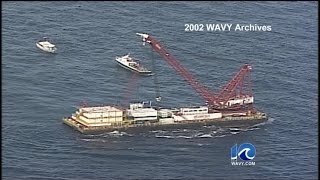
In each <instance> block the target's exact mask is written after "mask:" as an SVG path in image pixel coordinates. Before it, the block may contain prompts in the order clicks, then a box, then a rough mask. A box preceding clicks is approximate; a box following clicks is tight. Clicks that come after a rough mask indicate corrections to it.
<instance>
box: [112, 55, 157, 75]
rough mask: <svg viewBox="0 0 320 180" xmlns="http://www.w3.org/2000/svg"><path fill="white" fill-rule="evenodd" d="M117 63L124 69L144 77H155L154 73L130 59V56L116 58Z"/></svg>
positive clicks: (135, 60)
mask: <svg viewBox="0 0 320 180" xmlns="http://www.w3.org/2000/svg"><path fill="white" fill-rule="evenodd" d="M115 60H116V62H117V63H118V64H119V65H120V66H121V67H123V68H125V69H128V70H131V71H133V72H137V73H139V74H142V75H153V73H152V71H150V70H148V69H147V68H145V67H144V66H142V65H141V64H140V63H139V62H138V60H137V59H134V58H132V57H130V54H127V55H125V56H121V57H116V59H115Z"/></svg>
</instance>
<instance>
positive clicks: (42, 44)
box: [36, 37, 57, 53]
mask: <svg viewBox="0 0 320 180" xmlns="http://www.w3.org/2000/svg"><path fill="white" fill-rule="evenodd" d="M36 45H37V47H38V48H40V49H41V50H43V51H46V52H49V53H54V52H56V50H57V48H56V45H54V44H52V42H50V41H49V40H48V38H46V37H44V38H43V39H42V40H39V41H38V42H37V43H36Z"/></svg>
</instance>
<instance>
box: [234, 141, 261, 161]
mask: <svg viewBox="0 0 320 180" xmlns="http://www.w3.org/2000/svg"><path fill="white" fill-rule="evenodd" d="M255 156H256V148H255V147H254V146H253V145H252V144H251V143H243V144H241V145H240V146H239V148H237V144H235V145H233V146H232V147H231V160H237V158H238V157H239V158H240V159H242V160H244V161H250V160H252V159H253V158H254V157H255Z"/></svg>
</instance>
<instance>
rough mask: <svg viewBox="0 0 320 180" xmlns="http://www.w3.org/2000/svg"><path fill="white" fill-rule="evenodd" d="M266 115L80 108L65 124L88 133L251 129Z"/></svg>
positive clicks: (139, 106) (146, 106) (136, 106)
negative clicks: (202, 128) (194, 128)
mask: <svg viewBox="0 0 320 180" xmlns="http://www.w3.org/2000/svg"><path fill="white" fill-rule="evenodd" d="M267 119H268V117H267V115H266V114H265V113H262V112H258V111H255V112H250V111H248V112H242V113H239V112H238V113H223V112H210V110H209V108H208V107H207V106H197V107H183V108H170V109H169V108H167V109H165V108H159V109H157V108H154V107H152V106H151V103H146V102H138V103H131V104H130V105H129V108H128V109H124V108H121V107H117V106H95V107H80V108H78V109H77V110H76V112H75V113H74V114H72V115H71V116H70V117H65V118H63V123H65V124H66V125H68V126H70V127H72V128H74V129H75V130H77V131H79V132H81V133H84V134H92V133H100V132H111V131H115V130H117V131H130V130H139V129H143V130H146V129H149V130H157V129H161V128H166V129H167V128H170V127H173V128H176V127H195V126H203V125H215V126H222V127H237V128H239V127H249V126H253V125H255V124H259V123H262V122H265V121H266V120H267Z"/></svg>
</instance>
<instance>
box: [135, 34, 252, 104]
mask: <svg viewBox="0 0 320 180" xmlns="http://www.w3.org/2000/svg"><path fill="white" fill-rule="evenodd" d="M136 34H137V35H139V36H141V37H142V40H143V45H145V43H146V42H147V43H148V44H150V45H151V47H152V48H153V49H154V50H155V51H156V52H158V53H159V54H160V56H161V57H162V58H163V59H164V60H165V61H166V62H167V63H168V64H169V65H171V66H172V67H173V68H174V69H175V70H176V71H177V72H178V74H180V75H181V76H182V77H183V78H184V79H185V80H186V81H187V82H188V83H189V84H190V85H191V86H192V88H193V89H194V90H195V91H196V92H197V93H199V94H200V95H201V97H202V98H203V99H204V100H205V101H206V103H207V104H208V106H209V107H211V109H219V110H231V109H233V110H241V109H246V110H252V109H253V106H252V105H253V96H252V85H251V77H250V70H251V69H252V68H251V66H250V65H248V64H245V65H243V66H242V68H241V69H240V71H239V72H238V73H237V74H236V75H235V76H234V77H233V79H232V80H231V81H230V82H229V83H228V84H226V85H225V86H224V87H223V88H222V90H221V91H220V92H219V94H218V95H214V94H213V93H212V92H211V91H210V90H209V89H208V88H206V87H205V86H204V85H202V84H201V83H200V82H199V81H198V80H197V79H196V78H195V77H194V76H193V75H192V74H191V73H190V72H189V71H188V70H187V69H186V68H185V67H184V66H183V65H182V64H181V63H180V62H179V61H178V60H177V59H176V58H175V57H174V56H173V55H171V54H170V53H169V52H168V51H167V50H166V49H165V48H164V47H163V46H162V45H161V44H160V43H159V42H158V41H157V40H155V39H154V38H153V37H151V36H150V35H148V34H143V33H136Z"/></svg>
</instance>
